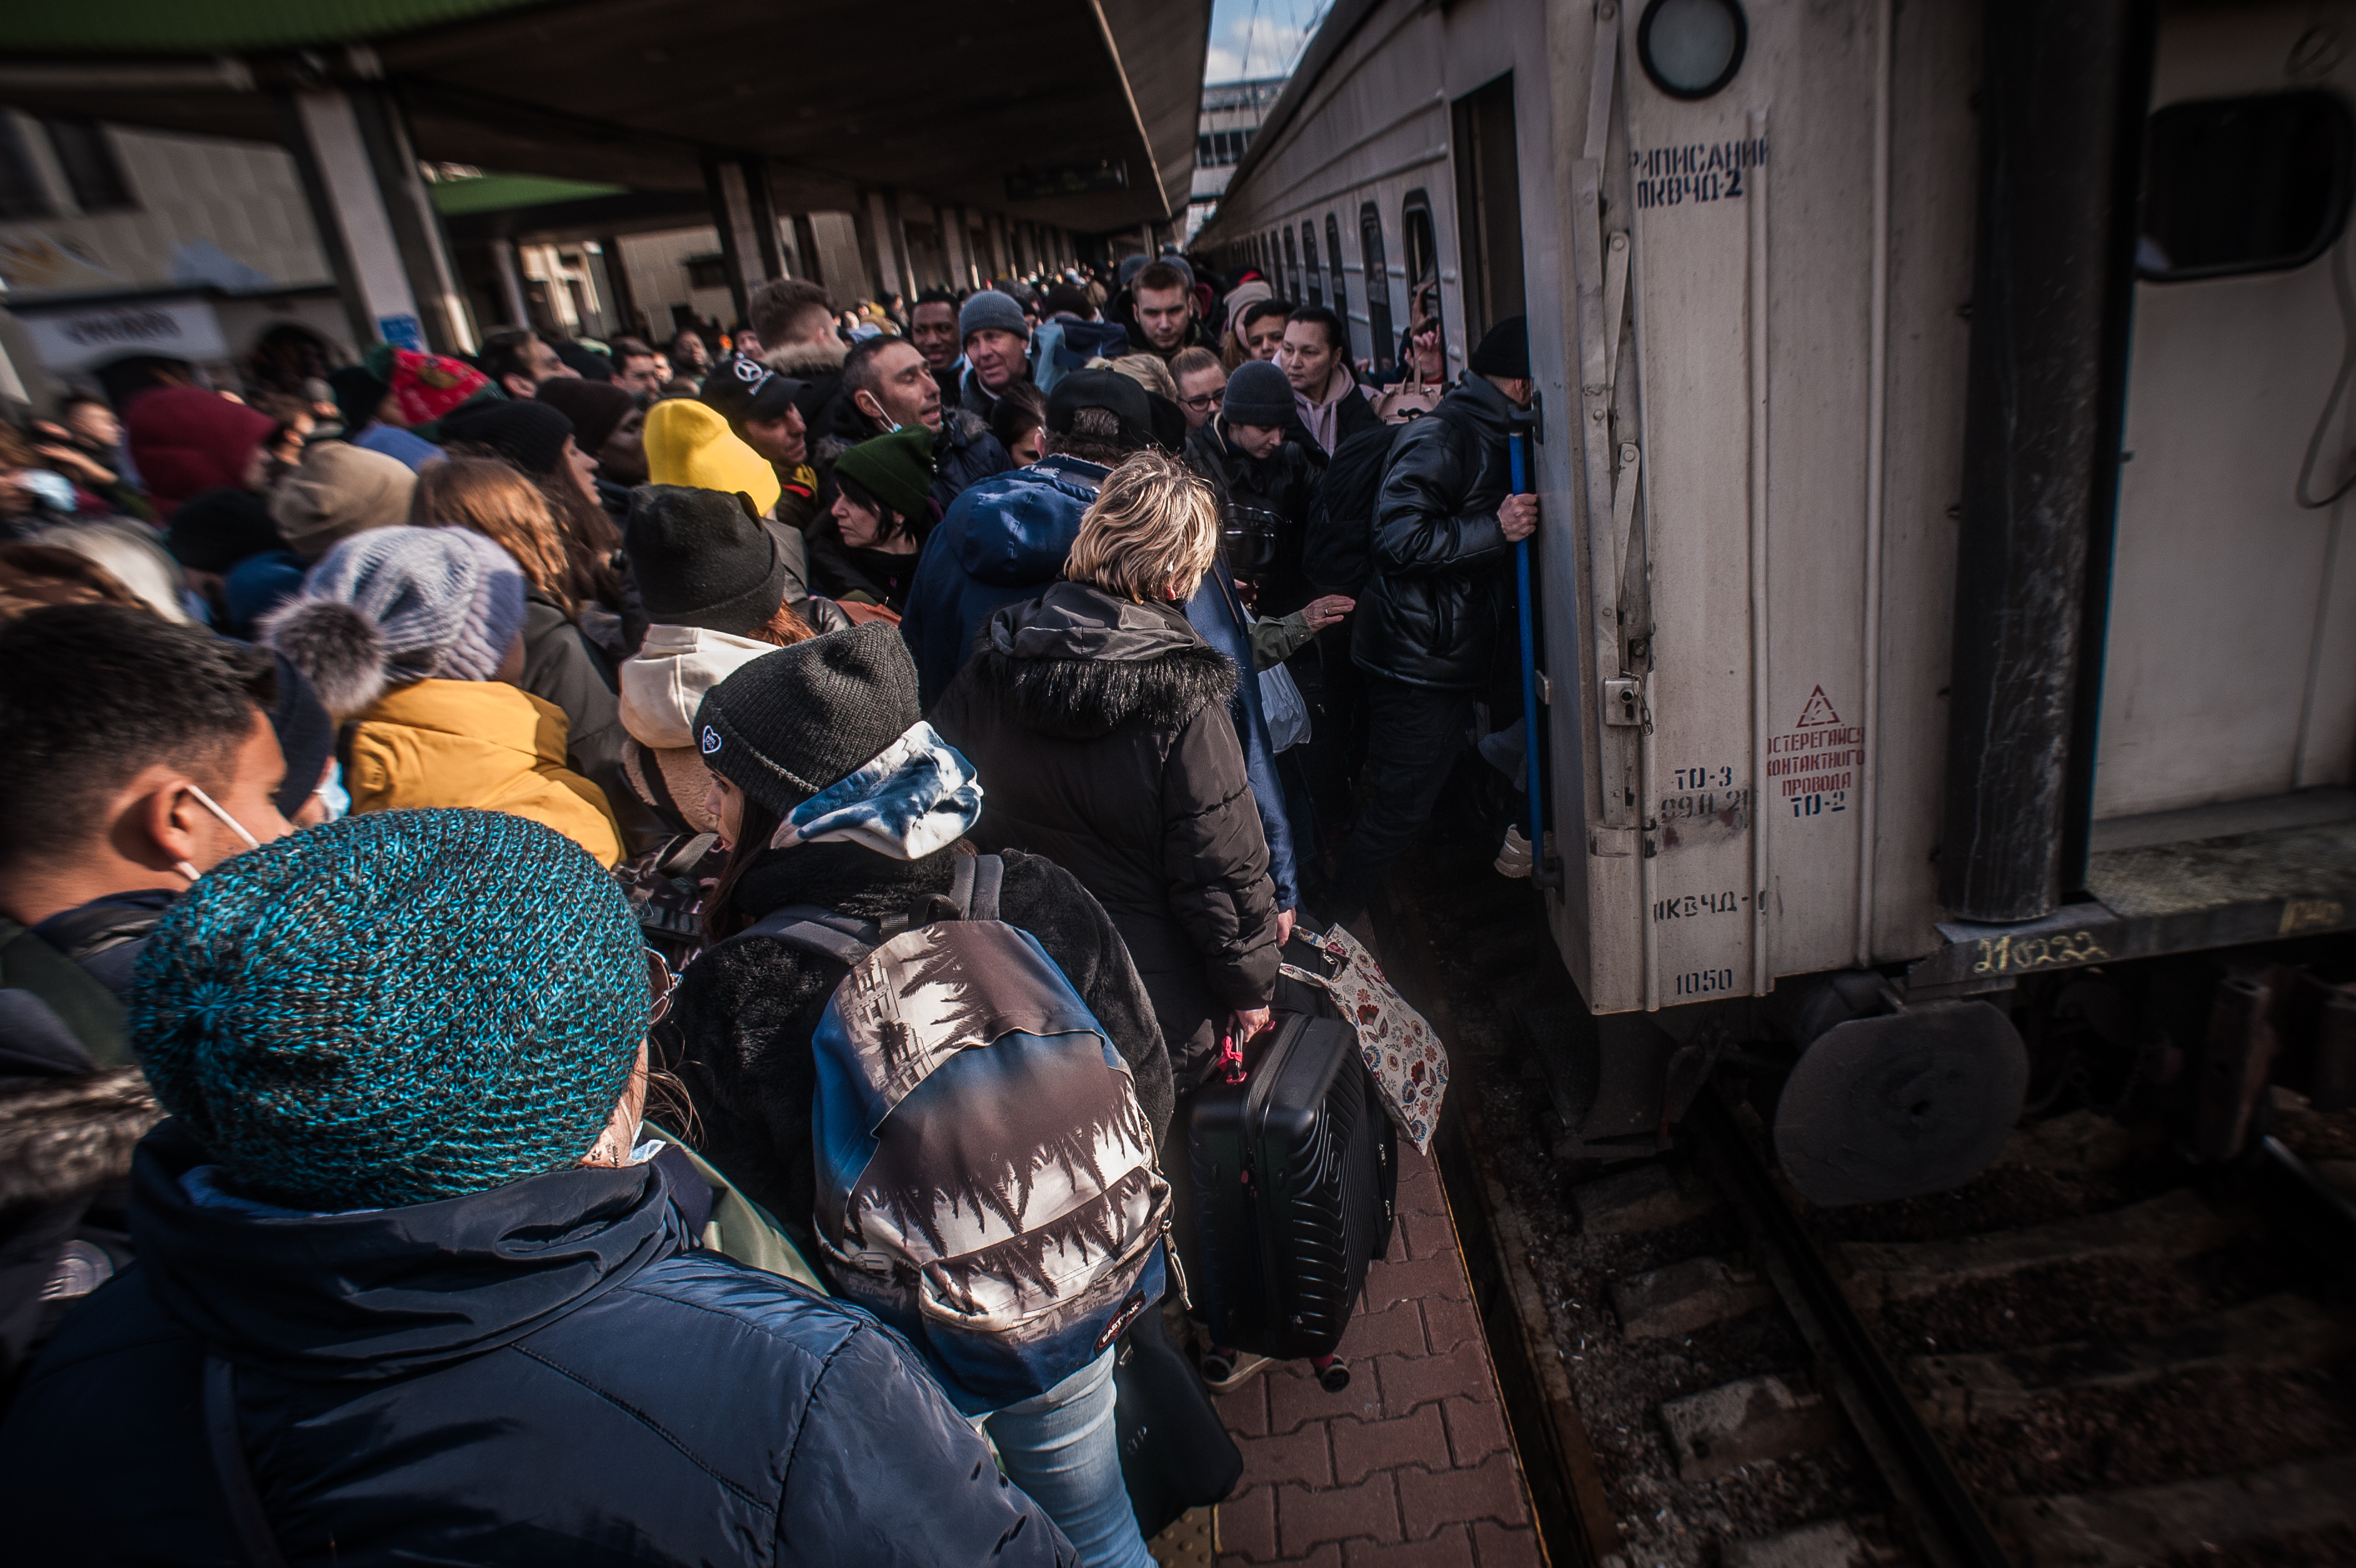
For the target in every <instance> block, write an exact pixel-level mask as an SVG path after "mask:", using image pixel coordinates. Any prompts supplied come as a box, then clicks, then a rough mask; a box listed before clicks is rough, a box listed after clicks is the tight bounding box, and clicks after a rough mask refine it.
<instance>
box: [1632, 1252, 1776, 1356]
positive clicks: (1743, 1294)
mask: <svg viewBox="0 0 2356 1568" xmlns="http://www.w3.org/2000/svg"><path fill="white" fill-rule="evenodd" d="M1774 1300H1775V1289H1774V1287H1773V1286H1772V1285H1770V1284H1769V1283H1767V1282H1766V1281H1765V1280H1762V1279H1761V1278H1760V1277H1759V1276H1758V1275H1757V1274H1755V1273H1751V1271H1750V1270H1748V1269H1742V1268H1738V1267H1736V1266H1735V1265H1733V1264H1731V1263H1729V1262H1726V1261H1725V1260H1723V1259H1720V1258H1687V1260H1685V1262H1680V1263H1670V1264H1668V1265H1666V1266H1665V1267H1663V1268H1658V1269H1648V1270H1646V1271H1645V1272H1644V1273H1640V1274H1630V1275H1627V1276H1626V1277H1624V1278H1622V1279H1617V1280H1614V1281H1612V1310H1613V1311H1614V1312H1616V1313H1618V1314H1619V1315H1620V1332H1621V1333H1622V1335H1623V1336H1624V1337H1627V1338H1630V1339H1675V1338H1678V1337H1681V1336H1684V1335H1687V1334H1691V1333H1692V1332H1693V1331H1694V1330H1695V1329H1697V1328H1707V1327H1708V1326H1710V1325H1711V1324H1713V1323H1726V1322H1729V1321H1730V1320H1732V1319H1734V1318H1737V1317H1740V1316H1744V1315H1745V1314H1747V1313H1752V1312H1756V1311H1758V1310H1759V1309H1760V1308H1761V1307H1762V1306H1767V1305H1772V1303H1773V1302H1774Z"/></svg>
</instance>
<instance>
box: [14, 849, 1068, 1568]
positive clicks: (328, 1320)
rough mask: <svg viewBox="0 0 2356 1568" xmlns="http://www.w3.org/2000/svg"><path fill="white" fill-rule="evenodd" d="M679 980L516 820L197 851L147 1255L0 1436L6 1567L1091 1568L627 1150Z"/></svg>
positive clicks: (870, 1336) (611, 888) (152, 1146)
mask: <svg viewBox="0 0 2356 1568" xmlns="http://www.w3.org/2000/svg"><path fill="white" fill-rule="evenodd" d="M659 973H660V972H659V971H657V970H654V969H653V968H651V967H650V966H649V965H648V963H647V961H646V954H645V950H644V949H643V948H642V947H641V946H640V944H639V939H638V935H637V925H636V923H635V921H634V920H633V918H632V917H631V914H630V910H629V908H628V905H627V904H626V901H625V900H624V898H623V897H622V895H621V893H620V891H619V890H618V888H617V887H616V884H615V883H614V882H613V880H612V879H611V877H609V876H608V875H606V874H605V873H604V872H603V871H602V870H600V869H599V867H598V865H597V863H596V862H595V861H594V860H593V859H591V858H590V856H589V855H588V854H585V853H584V851H583V850H582V849H581V848H580V847H579V846H578V845H576V844H574V843H573V842H572V841H571V840H569V839H567V838H565V837H564V836H563V835H562V834H560V833H557V832H553V831H552V830H551V829H549V828H546V827H543V826H541V824H539V823H537V822H530V821H528V820H526V819H524V818H521V817H516V816H512V815H509V814H507V813H504V812H496V811H456V810H448V811H386V812H380V813H376V814H372V815H364V816H358V817H348V818H345V819H343V820H342V821H340V822H331V823H327V824H326V825H324V826H320V827H316V828H313V829H311V830H309V831H307V832H302V833H298V834H296V835H295V836H294V837H292V838H286V839H282V840H280V841H279V842H277V843H271V844H265V845H263V846H262V847H261V848H259V849H255V850H251V851H249V852H247V853H246V854H241V855H238V856H235V857H233V858H231V859H230V860H228V861H225V862H223V863H222V864H221V865H219V866H218V867H216V868H215V869H214V870H212V871H211V872H209V873H208V874H207V875H205V876H204V877H203V878H202V879H201V880H200V881H198V883H197V884H196V886H194V887H192V888H191V889H190V890H189V891H188V893H187V895H186V896H185V897H183V898H182V899H181V900H180V901H179V903H178V904H177V906H176V907H175V908H173V909H172V910H171V912H170V913H169V914H168V915H166V918H164V920H163V921H162V922H161V923H160V924H159V925H158V926H157V928H156V929H155V934H154V936H153V937H152V938H151V939H150V940H149V942H148V945H147V948H146V950H145V953H144V955H143V956H142V958H141V960H140V964H139V970H138V983H137V989H136V993H135V997H136V999H135V1002H134V1006H133V1008H132V1012H131V1028H132V1036H133V1044H134V1047H135V1049H136V1050H137V1052H138V1054H139V1057H140V1059H141V1061H142V1063H143V1064H144V1065H145V1069H146V1071H147V1075H148V1077H149V1079H150V1080H151V1081H152V1082H153V1084H154V1086H155V1094H156V1098H157V1099H158V1100H159V1101H161V1102H162V1104H163V1107H164V1109H165V1110H166V1112H168V1119H167V1120H166V1121H165V1122H163V1123H162V1124H161V1125H160V1126H159V1127H158V1128H157V1129H156V1130H155V1132H154V1133H151V1134H150V1135H149V1136H148V1137H147V1138H146V1140H145V1142H143V1143H142V1144H140V1146H139V1149H138V1152H137V1154H136V1155H135V1157H134V1163H133V1170H132V1184H131V1185H132V1196H131V1204H130V1209H131V1231H132V1236H133V1239H134V1244H135V1246H136V1249H137V1251H138V1257H139V1262H138V1265H137V1266H136V1267H135V1268H133V1269H131V1270H130V1271H128V1272H127V1273H123V1275H121V1276H119V1277H118V1278H117V1279H116V1280H115V1281H114V1282H113V1283H112V1284H110V1285H109V1286H108V1287H107V1288H106V1289H104V1290H102V1291H99V1292H96V1293H94V1294H92V1295H91V1297H90V1298H89V1299H88V1301H87V1302H86V1303H85V1304H84V1305H81V1306H79V1307H77V1308H75V1309H74V1310H73V1312H72V1313H71V1314H70V1316H68V1317H67V1319H66V1320H65V1322H64V1324H63V1325H62V1326H61V1327H60V1328H59V1331H58V1333H57V1335H56V1336H55V1337H53V1338H52V1339H51V1340H50V1341H49V1343H48V1346H47V1348H45V1349H44V1350H43V1352H42V1353H41V1355H40V1356H39V1357H38V1358H37V1359H36V1360H35V1361H34V1362H33V1363H32V1365H31V1367H30V1369H28V1370H27V1373H26V1375H25V1378H24V1380H23V1382H22V1383H21V1384H20V1385H19V1388H18V1391H17V1393H16V1401H15V1402H14V1404H13V1405H12V1406H11V1407H10V1408H9V1411H8V1415H7V1420H6V1423H5V1425H0V1509H5V1510H7V1517H9V1518H10V1519H12V1520H14V1521H15V1533H14V1534H13V1535H12V1538H11V1539H12V1540H14V1541H16V1542H17V1547H16V1550H17V1552H19V1553H20V1554H21V1555H22V1556H23V1558H24V1560H25V1561H27V1562H44V1563H46V1562H91V1563H100V1562H103V1563H121V1562H147V1561H154V1562H165V1561H172V1562H199V1561H201V1562H265V1561H281V1560H283V1561H286V1562H310V1561H324V1560H326V1559H327V1558H329V1557H334V1558H337V1560H339V1561H344V1562H353V1563H361V1562H365V1563H382V1562H393V1561H402V1562H423V1561H432V1562H439V1563H501V1564H510V1565H517V1568H530V1565H538V1564H548V1565H550V1568H554V1565H557V1564H565V1565H568V1568H569V1565H571V1564H576V1563H593V1562H594V1563H609V1562H610V1563H620V1562H625V1561H626V1562H630V1563H681V1564H684V1563H849V1562H858V1563H907V1564H914V1563H973V1564H980V1563H991V1564H1032V1563H1038V1564H1046V1563H1055V1564H1062V1565H1070V1564H1075V1563H1076V1562H1077V1559H1076V1556H1075V1555H1074V1553H1073V1552H1072V1550H1071V1547H1070V1545H1069V1543H1068V1542H1066V1541H1065V1539H1064V1538H1063V1536H1061V1535H1060V1534H1058V1533H1057V1531H1056V1530H1055V1526H1054V1525H1053V1524H1052V1523H1050V1522H1049V1520H1047V1518H1046V1517H1045V1516H1044V1514H1043V1513H1041V1512H1040V1510H1039V1509H1038V1508H1037V1507H1036V1506H1035V1505H1034V1504H1033V1502H1032V1501H1031V1499H1030V1498H1026V1497H1025V1496H1024V1495H1023V1493H1022V1492H1021V1491H1020V1490H1018V1489H1017V1488H1015V1487H1013V1486H1012V1485H1011V1484H1010V1483H1008V1482H1006V1481H1005V1480H1004V1479H1002V1478H1001V1477H1000V1475H999V1473H998V1468H997V1466H995V1465H994V1464H992V1463H991V1456H990V1453H989V1450H988V1449H987V1447H985V1446H984V1444H983V1443H982V1441H981V1439H980V1437H979V1436H977V1435H976V1434H975V1433H974V1431H973V1429H972V1428H971V1427H969V1426H968V1425H967V1424H966V1423H964V1421H962V1420H961V1419H959V1418H958V1415H957V1413H956V1412H954V1411H953V1410H952V1409H951V1408H950V1407H949V1405H948V1402H946V1401H945V1400H944V1399H943V1397H942V1395H941V1393H940V1391H939V1390H938V1388H937V1386H936V1385H935V1384H934V1383H933V1382H932V1380H931V1379H930V1378H929V1376H928V1375H927V1374H926V1371H925V1369H924V1368H923V1365H922V1363H921V1362H920V1361H919V1360H918V1359H916V1356H915V1355H914V1353H913V1352H911V1351H910V1350H909V1348H908V1347H907V1346H906V1344H905V1342H904V1341H902V1340H901V1339H900V1338H899V1337H897V1336H896V1335H894V1334H893V1333H892V1331H891V1330H889V1329H887V1328H885V1327H883V1326H882V1325H880V1324H878V1323H877V1322H876V1321H875V1320H874V1319H873V1318H872V1317H870V1316H867V1315H866V1314H865V1313H863V1312H861V1311H859V1310H858V1309H856V1308H854V1307H851V1306H849V1305H841V1304H837V1303H834V1302H831V1301H829V1300H827V1299H826V1298H824V1297H821V1296H819V1295H817V1294H813V1293H811V1292H809V1290H806V1289H805V1288H803V1287H802V1286H801V1285H799V1284H797V1283H793V1282H792V1281H789V1280H787V1279H784V1278H781V1277H779V1276H777V1275H775V1274H769V1273H762V1272H761V1271H759V1270H756V1269H754V1268H751V1267H749V1266H747V1265H744V1264H741V1263H737V1262H733V1261H731V1260H729V1259H727V1258H724V1257H722V1256H719V1255H718V1254H716V1253H712V1252H707V1251H701V1250H699V1249H698V1248H697V1245H696V1238H697V1237H698V1236H699V1235H700V1234H701V1226H702V1215H703V1213H705V1212H708V1211H709V1209H710V1208H711V1206H712V1189H711V1188H710V1187H701V1185H700V1184H699V1183H697V1182H695V1181H694V1180H692V1179H686V1180H682V1179H681V1178H680V1176H679V1175H676V1174H674V1173H676V1172H678V1171H679V1170H680V1165H679V1164H678V1162H677V1161H676V1159H675V1158H673V1157H666V1156H665V1155H664V1154H663V1153H662V1151H661V1146H660V1145H659V1144H656V1143H653V1142H648V1143H646V1144H641V1143H640V1121H639V1117H640V1111H641V1108H642V1107H643V1104H644V1101H645V1096H646V1084H647V1066H646V1034H647V1030H648V1026H649V1023H650V1020H651V1019H652V1018H653V1017H655V1016H659V1012H660V1006H661V1003H662V1001H663V1000H664V997H663V996H662V995H660V994H658V993H659V990H660V989H661V988H660V986H659V984H658V983H656V982H655V981H654V980H652V979H650V976H659ZM126 1497H135V1498H137V1499H138V1503H137V1506H135V1507H125V1506H123V1498H126Z"/></svg>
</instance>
